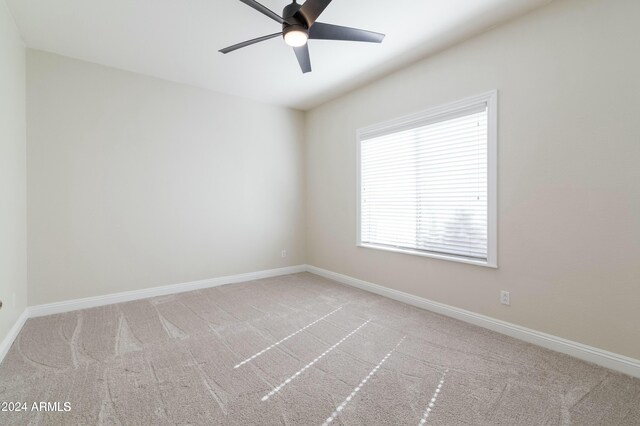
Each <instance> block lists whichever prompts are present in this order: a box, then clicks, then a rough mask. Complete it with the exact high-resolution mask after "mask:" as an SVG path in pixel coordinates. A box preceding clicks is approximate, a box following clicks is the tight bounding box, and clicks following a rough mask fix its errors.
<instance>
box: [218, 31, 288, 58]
mask: <svg viewBox="0 0 640 426" xmlns="http://www.w3.org/2000/svg"><path fill="white" fill-rule="evenodd" d="M281 35H282V33H274V34H269V35H266V36H262V37H258V38H254V39H251V40H247V41H243V42H242V43H238V44H234V45H233V46H229V47H225V48H224V49H220V50H219V52H220V53H225V54H226V53H229V52H233V51H234V50H238V49H241V48H243V47H247V46H251V45H252V44H256V43H260V42H261V41H265V40H269V39H270V38H274V37H278V36H281Z"/></svg>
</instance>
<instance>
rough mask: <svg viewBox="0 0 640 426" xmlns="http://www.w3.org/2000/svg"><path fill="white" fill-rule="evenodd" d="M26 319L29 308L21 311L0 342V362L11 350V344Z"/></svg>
mask: <svg viewBox="0 0 640 426" xmlns="http://www.w3.org/2000/svg"><path fill="white" fill-rule="evenodd" d="M28 318H29V308H26V309H25V310H24V311H22V313H21V314H20V316H19V317H18V319H17V320H16V322H15V324H13V327H11V329H10V330H9V333H8V334H7V335H6V336H5V338H4V339H3V340H2V342H0V362H2V360H3V359H4V357H5V356H6V355H7V353H8V352H9V349H11V345H13V342H14V341H15V340H16V337H18V334H19V333H20V330H22V326H23V325H24V323H25V322H27V319H28Z"/></svg>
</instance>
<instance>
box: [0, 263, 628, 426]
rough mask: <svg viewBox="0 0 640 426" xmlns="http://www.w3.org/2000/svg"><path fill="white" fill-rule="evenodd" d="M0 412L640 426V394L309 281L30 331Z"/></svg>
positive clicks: (531, 350)
mask: <svg viewBox="0 0 640 426" xmlns="http://www.w3.org/2000/svg"><path fill="white" fill-rule="evenodd" d="M0 401H5V402H8V401H13V402H26V403H27V405H28V409H29V410H30V409H31V407H32V403H33V402H37V403H38V402H59V403H60V409H61V410H64V403H65V402H68V403H69V405H70V407H69V408H70V411H68V412H64V411H62V412H47V411H27V412H18V413H16V412H13V413H9V412H0V424H3V425H13V424H16V425H18V424H20V425H22V424H83V425H86V424H109V425H111V424H122V425H124V424H127V425H131V424H145V425H165V424H203V425H204V424H209V425H212V424H229V425H271V424H276V425H277V424H287V425H322V424H342V425H396V424H397V425H419V424H433V425H462V424H468V425H509V426H514V425H556V424H562V425H567V424H575V425H596V424H598V425H640V380H637V379H632V378H630V377H626V376H623V375H620V374H616V373H613V372H611V371H608V370H606V369H603V368H600V367H597V366H594V365H590V364H587V363H584V362H581V361H578V360H576V359H573V358H570V357H567V356H564V355H561V354H558V353H554V352H551V351H547V350H545V349H541V348H538V347H535V346H532V345H529V344H526V343H523V342H520V341H518V340H514V339H511V338H508V337H505V336H502V335H500V334H496V333H493V332H490V331H487V330H484V329H481V328H478V327H474V326H471V325H468V324H465V323H462V322H459V321H456V320H452V319H449V318H446V317H443V316H440V315H436V314H433V313H429V312H426V311H423V310H420V309H417V308H414V307H411V306H408V305H405V304H402V303H398V302H395V301H392V300H389V299H386V298H383V297H379V296H376V295H373V294H369V293H366V292H363V291H359V290H357V289H353V288H350V287H346V286H343V285H340V284H338V283H335V282H332V281H329V280H326V279H323V278H320V277H317V276H315V275H311V274H295V275H289V276H284V277H278V278H271V279H264V280H259V281H253V282H247V283H241V284H232V285H228V286H223V287H217V288H212V289H208V290H202V291H195V292H190V293H183V294H179V295H173V296H166V297H156V298H153V299H148V300H143V301H136V302H129V303H122V304H118V305H112V306H106V307H100V308H94V309H88V310H84V311H78V312H72V313H67V314H61V315H53V316H49V317H44V318H36V319H30V320H29V321H28V322H27V323H26V325H25V327H24V328H23V330H22V332H21V333H20V335H19V337H18V339H17V340H16V342H15V343H14V345H13V347H12V348H11V351H10V353H9V354H8V355H7V357H6V358H5V360H4V362H3V363H2V364H1V365H0ZM0 408H1V407H0Z"/></svg>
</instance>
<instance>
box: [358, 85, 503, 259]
mask: <svg viewBox="0 0 640 426" xmlns="http://www.w3.org/2000/svg"><path fill="white" fill-rule="evenodd" d="M483 103H486V105H487V144H488V145H487V169H488V170H487V260H486V261H485V260H476V259H470V258H465V257H458V256H455V255H446V254H440V253H432V252H428V251H422V250H411V249H403V248H394V247H388V246H381V245H377V244H366V243H363V242H362V236H361V232H362V228H361V220H362V217H361V207H362V194H361V173H362V164H361V152H360V151H361V148H362V140H363V139H370V138H373V137H376V136H382V135H385V134H389V133H393V132H398V131H401V130H407V129H410V128H412V127H418V126H420V125H424V124H425V123H428V122H433V121H434V120H437V119H438V118H441V117H446V116H447V115H449V114H451V113H455V112H456V111H459V110H462V109H467V108H471V107H474V106H476V105H480V104H483ZM356 151H357V152H356V170H357V172H356V193H357V202H356V230H357V231H356V232H357V236H356V246H358V247H363V248H370V249H376V250H383V251H390V252H396V253H405V254H411V255H416V256H425V257H430V258H435V259H443V260H450V261H454V262H461V263H469V264H473V265H480V266H487V267H490V268H497V267H498V91H497V90H492V91H490V92H486V93H482V94H480V95H476V96H472V97H469V98H466V99H463V100H460V101H456V102H451V103H449V104H446V105H442V106H438V107H434V108H429V109H427V110H425V111H421V112H418V113H415V114H410V115H406V116H403V117H399V118H396V119H393V120H389V121H386V122H383V123H378V124H374V125H371V126H367V127H364V128H360V129H358V130H357V131H356Z"/></svg>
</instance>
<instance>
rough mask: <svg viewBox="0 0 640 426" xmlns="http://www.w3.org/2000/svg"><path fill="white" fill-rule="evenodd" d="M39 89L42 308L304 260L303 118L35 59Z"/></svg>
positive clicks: (32, 113) (35, 179)
mask: <svg viewBox="0 0 640 426" xmlns="http://www.w3.org/2000/svg"><path fill="white" fill-rule="evenodd" d="M27 80H28V89H27V113H28V226H29V229H28V243H29V250H28V255H29V304H30V305H38V304H43V303H48V302H55V301H60V300H68V299H74V298H80V297H87V296H96V295H102V294H108V293H114V292H120V291H126V290H136V289H142V288H147V287H152V286H160V285H165V284H176V283H181V282H188V281H193V280H199V279H206V278H213V277H217V276H224V275H230V274H237V273H244V272H251V271H258V270H264V269H271V268H278V267H284V266H289V265H298V264H301V263H304V260H305V253H304V250H305V240H304V193H303V191H304V185H305V183H304V170H303V167H304V151H303V150H304V145H303V143H302V140H303V137H302V136H303V125H304V122H303V114H302V113H301V112H297V111H293V110H288V109H284V108H279V107H272V106H267V105H263V104H258V103H255V102H251V101H246V100H243V99H240V98H234V97H229V96H224V95H219V94H216V93H213V92H210V91H206V90H202V89H196V88H193V87H189V86H184V85H179V84H174V83H169V82H166V81H162V80H158V79H154V78H150V77H145V76H141V75H137V74H132V73H127V72H123V71H118V70H115V69H112V68H107V67H103V66H98V65H94V64H90V63H86V62H81V61H77V60H72V59H68V58H64V57H61V56H57V55H53V54H49V53H44V52H40V51H34V50H28V53H27ZM282 249H286V250H287V251H288V257H287V258H285V259H283V258H281V250H282Z"/></svg>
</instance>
